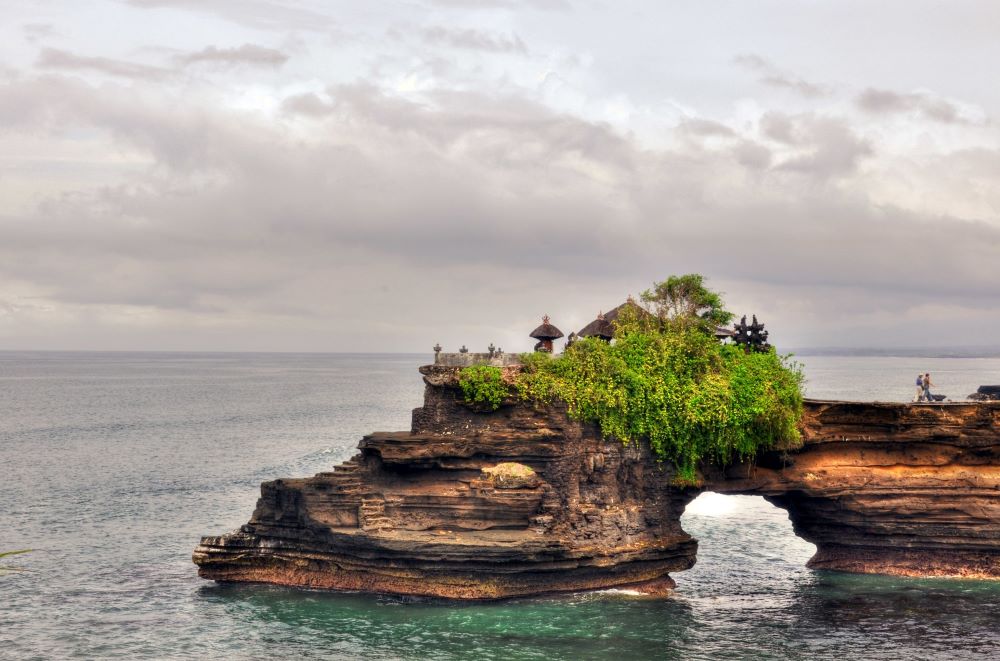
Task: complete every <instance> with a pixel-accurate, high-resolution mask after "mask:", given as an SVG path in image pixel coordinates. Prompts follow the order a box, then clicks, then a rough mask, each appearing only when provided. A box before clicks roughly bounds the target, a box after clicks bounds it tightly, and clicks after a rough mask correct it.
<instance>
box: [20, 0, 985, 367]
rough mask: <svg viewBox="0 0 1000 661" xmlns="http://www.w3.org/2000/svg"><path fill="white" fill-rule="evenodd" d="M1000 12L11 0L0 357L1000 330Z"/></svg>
mask: <svg viewBox="0 0 1000 661" xmlns="http://www.w3.org/2000/svg"><path fill="white" fill-rule="evenodd" d="M997 62H1000V3H996V2H992V1H986V0H984V1H981V2H971V1H967V0H952V1H950V2H927V1H924V0H883V1H880V2H877V3H873V2H870V1H854V0H836V1H833V0H831V1H823V0H801V1H798V2H790V1H788V0H759V1H755V2H746V1H743V0H729V1H722V0H697V1H694V0H692V1H673V2H629V1H618V2H603V1H597V0H594V1H580V2H576V1H573V0H483V1H474V0H411V1H409V2H363V3H362V2H333V1H329V0H324V1H319V0H286V1H284V2H278V1H277V0H94V1H90V2H86V3H83V2H78V1H75V0H30V1H29V0H2V2H0V349H15V350H16V349H67V350H73V349H81V350H119V349H120V350H180V351H183V350H232V351H419V352H427V351H429V350H430V347H431V346H433V345H434V344H435V343H437V342H440V343H441V345H442V346H444V348H445V350H446V351H453V350H457V349H458V347H459V346H461V345H463V344H464V345H466V346H468V347H469V348H470V349H471V350H473V351H484V350H485V348H486V345H488V344H489V343H491V342H492V343H494V344H495V345H496V346H499V347H502V348H503V349H504V350H505V351H508V352H513V351H524V350H528V349H530V347H531V346H532V345H533V343H534V340H532V339H531V338H529V337H528V333H529V332H530V331H531V330H532V329H533V328H534V327H535V326H537V325H538V324H539V323H540V322H541V317H542V315H543V314H548V315H550V316H551V318H552V321H553V323H554V324H556V325H557V326H559V327H560V328H561V329H562V330H563V332H565V333H566V334H569V332H570V331H573V330H579V328H581V327H582V326H583V325H585V324H586V323H588V322H589V321H590V320H592V319H593V318H594V317H595V316H596V315H597V313H598V312H600V311H605V310H608V309H609V308H611V307H614V306H615V305H617V304H619V303H621V302H622V301H624V299H625V298H626V296H628V295H629V294H633V295H637V294H639V293H640V292H642V291H643V290H644V289H647V288H649V287H651V286H652V284H653V283H654V282H655V281H658V280H663V279H665V278H666V277H667V276H669V275H671V274H680V273H691V272H697V273H701V274H703V275H705V276H706V278H707V279H708V282H709V285H710V286H711V287H712V288H714V289H717V290H720V291H722V292H723V293H724V297H725V300H726V302H727V304H728V307H729V308H730V309H731V310H732V311H734V312H736V313H737V314H738V315H742V314H756V315H757V316H758V317H759V318H760V319H761V321H763V322H764V323H765V324H766V325H767V328H768V329H769V331H770V333H771V339H772V341H773V342H774V343H775V344H776V345H777V346H778V347H779V348H783V347H788V348H790V347H817V346H824V347H830V346H843V347H861V346H864V347H873V346H877V347H891V346H927V347H939V346H953V345H997V344H1000V339H998V335H997V329H998V328H1000V128H998V125H997V120H998V118H1000V85H997V84H996V72H995V69H996V63H997Z"/></svg>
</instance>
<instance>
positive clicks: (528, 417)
mask: <svg viewBox="0 0 1000 661" xmlns="http://www.w3.org/2000/svg"><path fill="white" fill-rule="evenodd" d="M421 372H422V373H423V374H424V377H425V382H426V383H427V386H426V393H425V400H424V406H423V407H421V408H418V409H416V410H415V411H414V412H413V427H412V430H411V431H409V432H391V433H388V432H387V433H375V434H371V435H370V436H366V437H365V438H364V439H363V440H362V441H361V443H360V445H359V448H360V450H361V453H360V454H359V455H357V456H355V457H354V458H353V459H351V460H350V461H348V462H346V463H344V464H341V465H340V466H338V467H336V469H334V471H333V472H330V473H320V474H319V475H316V476H315V477H311V478H306V479H294V480H293V479H287V480H276V481H274V482H267V483H265V484H263V485H262V486H261V498H260V500H259V501H258V503H257V509H256V511H255V512H254V514H253V516H252V517H251V519H250V522H249V523H247V524H246V525H244V526H243V527H242V528H241V530H239V531H237V532H234V533H230V534H228V535H223V536H221V537H205V538H204V539H202V542H201V545H200V546H198V548H197V549H196V551H195V553H194V561H195V562H196V563H197V564H198V565H199V573H200V574H201V576H203V577H205V578H210V579H215V580H219V581H261V582H267V583H279V584H285V585H302V586H309V587H318V588H334V589H346V590H363V591H371V592H385V593H393V594H409V595H425V596H435V597H449V598H478V599H483V598H503V597H512V596H518V595H528V594H539V593H547V592H559V591H569V590H581V589H591V588H606V587H613V586H629V587H634V588H637V589H642V590H647V591H662V590H664V589H667V588H670V587H672V586H673V583H672V581H671V580H670V578H669V572H671V571H678V570H681V569H687V568H689V567H691V566H692V565H693V564H694V561H695V551H696V549H697V542H696V541H695V540H694V539H692V538H691V536H690V535H688V534H687V533H685V532H684V531H683V530H682V529H681V527H680V516H681V513H682V512H683V511H684V507H685V505H686V504H687V503H688V501H690V500H691V498H693V497H694V496H695V495H696V492H693V491H681V490H676V489H672V488H670V480H671V477H672V473H671V471H670V470H669V469H668V468H665V467H664V466H663V465H661V464H659V463H657V462H656V461H655V460H653V459H652V458H651V457H650V456H649V454H648V453H646V452H641V451H640V450H639V449H637V448H625V447H623V446H622V445H621V444H620V443H615V442H608V441H604V440H602V439H601V438H600V435H599V434H598V433H597V430H596V428H594V427H593V426H590V425H581V424H579V423H576V422H573V421H571V420H569V419H568V418H567V417H566V414H565V410H564V409H561V408H559V407H548V408H545V409H544V410H536V409H534V408H533V407H531V406H529V405H525V404H521V403H518V404H511V405H508V406H504V407H502V408H501V409H500V410H499V411H497V412H495V413H483V412H477V411H475V410H472V409H470V408H469V407H467V406H466V405H465V404H464V403H462V401H461V400H462V398H461V393H460V391H459V390H458V389H457V381H456V375H457V368H453V367H445V366H427V367H423V368H421ZM505 462H512V463H517V464H521V465H523V466H527V467H528V468H530V469H532V470H533V471H534V472H535V478H534V479H527V478H525V479H513V480H508V479H505V477H506V475H505V472H506V471H500V474H497V473H496V472H494V471H487V472H484V471H483V469H484V468H485V469H491V468H493V467H495V466H497V465H498V464H502V463H505Z"/></svg>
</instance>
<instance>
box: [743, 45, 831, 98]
mask: <svg viewBox="0 0 1000 661" xmlns="http://www.w3.org/2000/svg"><path fill="white" fill-rule="evenodd" d="M733 62H734V63H735V64H738V65H739V66H741V67H744V68H746V69H749V70H750V71H753V72H755V73H757V74H758V78H757V80H758V82H760V83H762V84H764V85H768V86H770V87H778V88H782V89H787V90H789V91H791V92H794V93H796V94H798V95H799V96H802V97H805V98H809V99H816V98H821V97H824V96H829V95H830V93H831V90H830V89H829V88H828V87H826V86H824V85H817V84H816V83H811V82H809V81H807V80H804V79H802V78H799V77H798V76H794V75H791V74H788V73H786V72H783V71H781V70H780V69H778V68H777V67H775V66H774V65H773V64H772V63H771V62H769V61H768V60H766V59H764V58H762V57H761V56H759V55H754V54H752V53H750V54H744V55H737V56H736V57H735V58H733Z"/></svg>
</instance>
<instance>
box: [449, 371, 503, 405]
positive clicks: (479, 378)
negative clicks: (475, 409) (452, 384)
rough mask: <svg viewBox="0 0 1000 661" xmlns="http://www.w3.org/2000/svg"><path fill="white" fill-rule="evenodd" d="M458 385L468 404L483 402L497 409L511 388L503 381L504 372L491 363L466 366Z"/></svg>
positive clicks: (460, 375)
mask: <svg viewBox="0 0 1000 661" xmlns="http://www.w3.org/2000/svg"><path fill="white" fill-rule="evenodd" d="M458 385H459V386H461V388H462V395H463V396H464V398H465V401H466V403H468V404H482V405H484V406H486V407H487V408H489V409H490V410H491V411H495V410H497V409H498V408H500V404H501V403H503V400H504V398H505V397H507V395H508V394H510V389H509V388H508V387H507V384H506V383H504V381H503V372H502V371H501V369H500V368H499V367H493V366H491V365H473V366H472V367H466V368H464V369H463V370H462V372H461V373H460V374H459V376H458Z"/></svg>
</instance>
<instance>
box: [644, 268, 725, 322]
mask: <svg viewBox="0 0 1000 661" xmlns="http://www.w3.org/2000/svg"><path fill="white" fill-rule="evenodd" d="M642 300H643V302H644V303H646V304H648V305H650V306H651V308H652V312H653V313H654V314H655V315H656V316H657V317H659V318H660V320H662V321H664V322H667V323H676V322H680V323H686V322H692V321H694V322H698V323H701V324H704V325H710V326H713V327H714V326H724V325H726V324H728V323H729V322H730V321H732V319H733V313H732V312H729V311H728V310H726V309H725V308H724V307H723V302H722V297H721V296H720V295H719V294H718V293H716V292H714V291H712V290H710V289H708V288H707V287H706V286H705V278H704V276H702V275H700V274H698V273H688V274H687V275H672V276H670V277H669V278H667V279H666V280H664V281H663V282H655V283H653V288H652V289H647V290H646V291H644V292H643V293H642Z"/></svg>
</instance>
